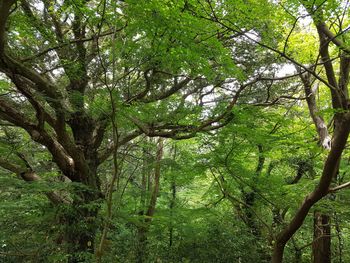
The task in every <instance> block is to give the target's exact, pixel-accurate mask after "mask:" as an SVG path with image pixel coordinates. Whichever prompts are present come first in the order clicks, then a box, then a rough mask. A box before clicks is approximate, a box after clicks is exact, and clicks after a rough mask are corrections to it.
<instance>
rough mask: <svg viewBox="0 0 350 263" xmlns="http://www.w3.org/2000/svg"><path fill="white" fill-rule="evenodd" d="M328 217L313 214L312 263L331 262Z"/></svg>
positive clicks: (318, 213) (316, 213)
mask: <svg viewBox="0 0 350 263" xmlns="http://www.w3.org/2000/svg"><path fill="white" fill-rule="evenodd" d="M330 235H331V227H330V216H329V215H326V214H322V213H320V212H314V242H313V244H312V254H313V262H314V263H330V262H331V237H330Z"/></svg>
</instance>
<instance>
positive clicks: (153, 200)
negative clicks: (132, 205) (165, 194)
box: [136, 138, 163, 263]
mask: <svg viewBox="0 0 350 263" xmlns="http://www.w3.org/2000/svg"><path fill="white" fill-rule="evenodd" d="M162 158H163V139H162V138H159V140H158V146H157V153H156V160H155V167H154V184H153V189H152V192H151V197H150V200H149V204H148V208H147V211H146V213H145V216H146V217H145V218H144V219H143V220H142V225H141V226H139V227H138V229H137V238H138V246H137V253H136V254H137V257H138V258H137V262H138V263H143V262H145V257H146V250H147V233H148V230H149V226H150V223H151V221H152V217H153V216H154V213H155V208H156V204H157V199H158V193H159V180H160V174H161V171H160V168H161V167H160V162H161V160H162ZM148 179H149V180H151V178H150V176H149V177H148ZM149 185H150V184H149ZM143 213H144V212H143Z"/></svg>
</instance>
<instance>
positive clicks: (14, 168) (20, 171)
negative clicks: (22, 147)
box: [0, 157, 70, 204]
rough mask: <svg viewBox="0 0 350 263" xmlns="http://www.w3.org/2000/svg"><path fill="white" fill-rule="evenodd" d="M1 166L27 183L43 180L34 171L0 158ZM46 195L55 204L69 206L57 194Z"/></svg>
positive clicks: (67, 202)
mask: <svg viewBox="0 0 350 263" xmlns="http://www.w3.org/2000/svg"><path fill="white" fill-rule="evenodd" d="M0 166H1V167H2V168H4V169H6V170H8V171H10V172H13V173H15V174H17V175H18V176H19V177H21V178H22V179H23V180H24V181H26V182H35V181H40V180H41V178H40V176H39V175H38V174H36V173H35V172H34V171H33V170H31V169H30V168H28V167H22V166H19V165H16V164H13V163H10V162H9V161H8V160H6V159H4V158H1V157H0ZM45 195H46V196H47V197H48V199H49V200H50V201H51V202H52V203H54V204H69V203H70V202H69V201H68V200H66V199H65V198H63V197H62V196H60V195H59V194H58V193H57V192H55V191H51V192H46V193H45Z"/></svg>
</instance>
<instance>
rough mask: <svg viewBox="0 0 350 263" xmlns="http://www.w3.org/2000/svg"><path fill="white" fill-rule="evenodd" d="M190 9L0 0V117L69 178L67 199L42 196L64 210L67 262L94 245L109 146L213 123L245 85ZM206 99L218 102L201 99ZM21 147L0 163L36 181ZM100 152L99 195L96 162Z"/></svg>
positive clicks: (184, 5) (112, 149) (226, 116)
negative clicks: (102, 174)
mask: <svg viewBox="0 0 350 263" xmlns="http://www.w3.org/2000/svg"><path fill="white" fill-rule="evenodd" d="M191 12H192V11H191V9H190V8H189V3H188V2H187V1H184V2H182V1H174V2H169V3H165V2H163V1H126V2H124V1H107V0H106V1H102V2H100V1H74V2H68V1H64V2H59V1H46V0H43V1H31V0H23V1H15V0H2V1H1V2H0V14H1V15H0V17H1V18H0V71H1V72H2V75H1V80H2V85H1V89H2V95H1V98H0V118H1V120H3V121H4V125H11V127H10V129H11V130H14V131H19V130H24V131H25V132H26V134H23V135H21V136H23V138H25V139H26V140H30V141H32V142H35V143H36V144H38V145H41V146H42V147H44V148H45V150H47V152H48V153H49V154H50V155H51V157H52V162H53V163H54V164H55V168H54V169H56V170H57V171H59V173H60V174H61V177H62V178H63V181H64V182H65V183H69V184H71V185H72V190H71V191H70V194H69V195H68V198H63V196H61V195H60V194H59V193H57V192H55V191H48V192H47V193H46V195H47V196H48V197H49V199H50V200H51V201H52V203H53V204H54V205H57V206H59V205H64V206H66V207H67V209H66V211H67V212H66V213H64V214H63V215H62V216H61V218H60V223H61V224H63V225H65V226H66V230H65V233H64V235H63V240H64V241H63V243H65V244H66V245H67V253H68V254H69V255H70V259H69V261H70V262H79V261H81V260H83V257H84V255H83V253H84V252H90V253H92V252H93V251H94V247H95V244H94V241H95V235H96V231H97V221H96V218H97V216H98V213H99V210H100V207H101V204H102V200H103V199H105V198H106V199H107V201H108V200H109V201H110V200H111V199H110V198H111V195H112V192H113V191H114V189H115V188H114V186H113V185H114V183H115V182H116V181H118V178H117V176H118V174H119V173H120V171H118V169H119V167H118V164H117V163H118V158H121V157H120V156H118V155H117V154H116V152H117V151H118V149H121V148H122V147H124V146H125V145H126V144H128V143H130V142H131V141H132V140H134V139H135V138H136V137H138V136H140V135H141V134H145V135H147V136H150V137H155V136H160V137H167V138H175V139H184V138H190V137H192V136H195V135H196V134H197V133H198V132H209V131H211V130H215V129H218V128H220V127H222V126H224V125H225V124H226V123H227V122H228V121H230V120H231V119H232V114H231V111H232V108H233V107H234V105H235V104H236V101H237V99H238V97H239V95H240V93H241V92H242V91H243V90H244V89H245V88H246V87H249V86H250V85H252V84H254V83H255V82H257V79H256V78H254V75H253V76H250V77H248V76H245V75H244V74H243V73H242V70H241V69H240V68H239V67H238V66H236V65H235V63H234V61H233V60H232V53H231V49H229V48H227V47H226V46H225V45H223V42H222V41H221V39H220V38H221V37H220V34H221V32H220V30H221V29H220V28H218V27H217V26H216V25H215V24H208V23H205V21H204V20H203V19H202V18H198V17H196V16H193V14H192V13H191ZM227 36H228V35H226V36H225V37H227ZM235 39H237V41H238V40H239V34H238V35H236V34H232V36H231V37H230V39H229V41H230V42H234V41H235ZM238 51H239V50H238V49H237V52H238ZM243 62H244V61H243ZM249 72H250V73H252V74H253V73H254V70H253V67H252V68H251V69H250V70H249ZM228 82H230V83H232V84H230V88H227V85H229V84H228ZM208 97H211V98H216V97H217V98H220V103H214V104H210V103H208V104H206V105H205V104H204V103H205V101H208ZM4 129H5V128H3V130H4ZM10 146H11V145H10V144H8V148H9V147H10ZM28 153H31V154H34V155H35V151H33V152H31V151H30V149H29V150H28V151H26V153H23V152H18V154H17V156H19V157H16V156H15V155H14V154H12V155H11V154H9V156H10V157H11V158H10V159H9V158H3V159H2V160H1V162H0V165H1V166H2V167H3V168H4V169H7V170H9V171H11V172H13V173H16V174H20V175H21V176H22V178H23V179H24V180H27V181H38V180H40V175H39V174H38V173H37V172H36V171H35V169H34V167H33V165H31V164H29V161H28V157H26V154H28ZM112 155H113V162H114V168H113V169H114V172H113V174H114V175H113V176H112V180H111V186H110V188H109V189H110V190H109V191H107V193H105V192H104V191H103V187H102V186H103V185H105V184H106V182H104V181H102V180H101V173H100V172H99V167H101V165H102V164H104V163H105V162H106V161H107V160H108V158H110V157H111V156H112ZM14 160H15V161H14ZM17 163H18V164H17ZM113 169H112V170H113ZM107 184H108V183H107ZM108 217H109V216H107V218H108ZM105 228H106V229H108V228H109V226H108V224H105Z"/></svg>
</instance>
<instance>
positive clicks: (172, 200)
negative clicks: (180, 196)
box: [169, 177, 176, 248]
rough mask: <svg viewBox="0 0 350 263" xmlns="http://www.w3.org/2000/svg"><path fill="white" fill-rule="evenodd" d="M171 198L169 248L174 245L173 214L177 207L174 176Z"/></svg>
mask: <svg viewBox="0 0 350 263" xmlns="http://www.w3.org/2000/svg"><path fill="white" fill-rule="evenodd" d="M170 190H171V199H170V204H169V209H170V225H169V248H171V247H172V245H173V242H174V240H173V235H174V223H173V214H174V211H173V210H174V207H175V200H176V182H175V178H174V177H173V178H172V182H171V186H170Z"/></svg>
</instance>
